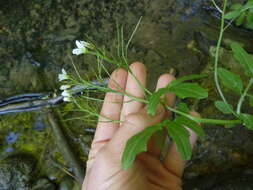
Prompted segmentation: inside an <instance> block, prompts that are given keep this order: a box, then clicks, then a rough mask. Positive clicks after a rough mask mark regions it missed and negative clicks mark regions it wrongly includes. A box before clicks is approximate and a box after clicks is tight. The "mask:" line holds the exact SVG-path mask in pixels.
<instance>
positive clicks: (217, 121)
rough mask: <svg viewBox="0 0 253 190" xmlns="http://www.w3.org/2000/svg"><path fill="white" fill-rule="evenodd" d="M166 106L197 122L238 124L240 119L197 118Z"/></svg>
mask: <svg viewBox="0 0 253 190" xmlns="http://www.w3.org/2000/svg"><path fill="white" fill-rule="evenodd" d="M166 108H167V109H168V110H170V111H172V112H174V113H177V114H180V115H182V116H185V117H187V118H189V119H191V120H193V121H195V122H198V123H209V124H220V125H224V124H240V123H241V121H240V120H218V119H206V118H199V117H194V116H192V115H190V114H187V113H184V112H181V111H179V110H177V109H174V108H172V107H169V106H166Z"/></svg>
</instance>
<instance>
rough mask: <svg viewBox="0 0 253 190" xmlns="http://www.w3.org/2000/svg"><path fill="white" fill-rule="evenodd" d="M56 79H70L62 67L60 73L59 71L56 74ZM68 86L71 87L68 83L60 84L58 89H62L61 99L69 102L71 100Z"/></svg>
mask: <svg viewBox="0 0 253 190" xmlns="http://www.w3.org/2000/svg"><path fill="white" fill-rule="evenodd" d="M58 79H59V81H63V80H68V79H70V77H69V75H68V74H67V72H66V71H65V70H64V69H62V73H60V74H59V75H58ZM70 87H71V86H70V85H61V87H60V90H63V92H62V93H61V95H62V96H63V101H65V102H71V100H72V95H71V93H70V92H69V88H70Z"/></svg>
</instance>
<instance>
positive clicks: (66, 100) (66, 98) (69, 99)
mask: <svg viewBox="0 0 253 190" xmlns="http://www.w3.org/2000/svg"><path fill="white" fill-rule="evenodd" d="M63 101H64V102H71V101H72V99H71V98H70V97H64V98H63Z"/></svg>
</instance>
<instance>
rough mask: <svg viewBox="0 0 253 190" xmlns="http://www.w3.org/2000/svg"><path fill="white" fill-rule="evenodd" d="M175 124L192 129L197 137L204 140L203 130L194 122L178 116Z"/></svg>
mask: <svg viewBox="0 0 253 190" xmlns="http://www.w3.org/2000/svg"><path fill="white" fill-rule="evenodd" d="M175 122H176V123H178V124H180V125H183V126H184V127H187V128H190V129H192V130H193V131H194V132H195V133H196V134H197V135H198V136H199V137H201V138H204V137H205V132H204V130H203V128H202V127H201V126H200V125H199V124H198V123H197V122H195V121H193V120H191V119H188V118H187V117H184V116H179V117H177V118H176V119H175Z"/></svg>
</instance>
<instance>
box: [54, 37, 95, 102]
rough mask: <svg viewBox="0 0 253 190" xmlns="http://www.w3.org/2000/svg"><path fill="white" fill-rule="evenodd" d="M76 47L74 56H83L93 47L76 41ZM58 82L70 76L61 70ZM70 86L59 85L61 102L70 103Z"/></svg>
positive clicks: (73, 51)
mask: <svg viewBox="0 0 253 190" xmlns="http://www.w3.org/2000/svg"><path fill="white" fill-rule="evenodd" d="M76 46H77V48H75V49H73V50H72V53H73V54H75V55H80V54H85V53H87V51H88V50H89V49H93V47H94V46H93V45H92V44H90V43H88V42H85V41H79V40H76ZM58 79H59V81H64V80H69V79H70V76H69V75H68V74H67V72H66V71H65V70H64V69H62V72H61V73H60V74H59V75H58ZM70 87H71V86H70V85H61V87H60V90H62V93H61V95H62V96H63V101H65V102H71V101H72V95H71V93H70V90H69V89H70Z"/></svg>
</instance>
